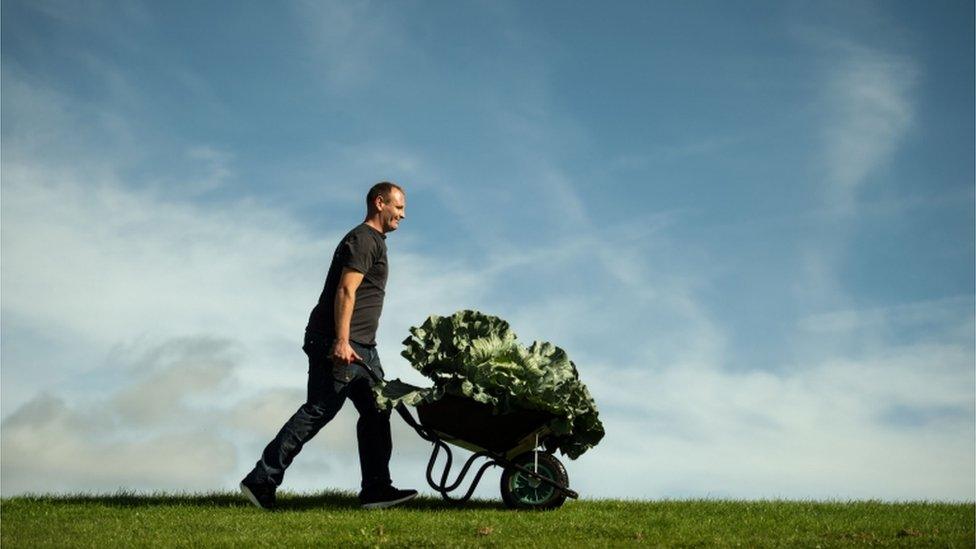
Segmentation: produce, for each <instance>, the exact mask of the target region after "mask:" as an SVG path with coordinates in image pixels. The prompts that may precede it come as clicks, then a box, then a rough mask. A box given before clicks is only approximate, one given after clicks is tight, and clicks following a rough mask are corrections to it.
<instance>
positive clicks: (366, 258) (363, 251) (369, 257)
mask: <svg viewBox="0 0 976 549" xmlns="http://www.w3.org/2000/svg"><path fill="white" fill-rule="evenodd" d="M375 248H376V243H375V242H373V240H372V239H371V238H366V237H364V235H361V234H351V235H349V237H348V238H346V239H345V240H344V241H343V242H342V245H341V246H339V257H338V259H339V264H340V265H342V266H343V267H348V268H350V269H352V270H354V271H358V272H360V273H363V274H366V273H367V272H369V269H370V268H371V267H372V266H373V263H375V262H376V252H375Z"/></svg>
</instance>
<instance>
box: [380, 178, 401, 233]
mask: <svg viewBox="0 0 976 549" xmlns="http://www.w3.org/2000/svg"><path fill="white" fill-rule="evenodd" d="M405 217H407V199H406V197H404V196H403V193H402V192H400V191H399V190H398V189H392V190H390V197H389V198H388V199H387V200H385V201H384V200H383V199H382V198H380V221H382V223H383V232H384V233H388V232H390V231H395V230H397V227H399V226H400V220H401V219H403V218H405Z"/></svg>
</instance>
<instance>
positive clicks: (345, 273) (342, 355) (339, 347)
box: [332, 267, 363, 365]
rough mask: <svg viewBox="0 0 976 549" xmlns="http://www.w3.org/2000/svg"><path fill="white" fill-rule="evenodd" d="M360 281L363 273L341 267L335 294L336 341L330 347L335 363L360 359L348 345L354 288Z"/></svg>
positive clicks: (353, 305)
mask: <svg viewBox="0 0 976 549" xmlns="http://www.w3.org/2000/svg"><path fill="white" fill-rule="evenodd" d="M362 282H363V273H360V272H358V271H354V270H353V269H350V268H348V267H346V268H344V269H342V276H340V277H339V287H338V288H336V295H335V329H336V341H335V345H333V347H332V361H333V362H334V363H336V364H342V365H347V364H349V363H351V362H352V361H354V360H362V357H360V356H359V355H357V354H356V351H354V350H353V348H352V347H351V346H350V345H349V325H350V323H352V310H353V309H354V308H355V306H356V289H357V288H359V285H360V284H361V283H362Z"/></svg>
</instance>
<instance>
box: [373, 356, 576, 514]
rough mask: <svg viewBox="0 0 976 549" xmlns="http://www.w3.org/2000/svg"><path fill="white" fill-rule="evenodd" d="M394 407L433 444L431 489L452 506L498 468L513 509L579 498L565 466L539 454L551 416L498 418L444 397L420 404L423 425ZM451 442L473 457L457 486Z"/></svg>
mask: <svg viewBox="0 0 976 549" xmlns="http://www.w3.org/2000/svg"><path fill="white" fill-rule="evenodd" d="M360 365H361V366H363V369H364V370H366V372H368V373H369V375H370V377H372V378H373V379H374V381H376V382H380V380H379V378H378V377H377V376H376V375H375V374H374V373H373V371H372V370H371V369H370V368H369V367H368V366H366V365H365V364H362V363H360ZM401 383H402V382H401ZM404 385H406V384H404ZM411 387H412V386H411ZM417 388H418V389H419V387H417ZM395 408H396V411H397V413H398V414H400V417H402V418H403V420H404V421H406V422H407V425H409V426H411V427H413V428H414V430H415V431H417V434H418V435H420V437H421V438H423V439H424V440H426V441H428V442H431V443H433V445H434V448H433V450H431V454H430V460H429V461H428V462H427V484H429V485H430V487H431V488H433V489H434V490H436V491H437V492H438V493H439V494H440V495H441V497H442V498H444V499H445V500H447V501H451V502H456V503H462V502H465V501H467V500H468V499H470V498H471V494H473V493H474V490H475V488H477V487H478V483H479V482H481V476H482V475H484V473H485V471H486V470H487V469H488V468H489V467H493V466H498V467H501V468H502V478H501V493H502V501H504V502H505V505H506V506H507V507H509V508H512V509H539V510H542V509H555V508H557V507H559V506H561V505H562V504H563V503H564V502H565V501H566V498H567V497H569V498H573V499H577V498H578V497H579V494H577V493H576V492H574V491H573V490H570V489H569V475H568V474H567V473H566V468H565V467H563V464H562V462H560V461H559V460H558V459H556V456H554V455H553V454H552V452H550V451H540V450H539V448H540V442H542V441H545V439H546V437H547V436H548V435H550V434H551V433H552V431H551V430H550V428H549V424H550V423H551V422H552V421H553V420H554V419H556V418H555V416H553V415H552V414H548V413H546V412H542V411H538V410H514V411H512V412H509V413H505V414H496V413H494V409H493V408H492V407H491V406H489V405H487V404H484V403H481V402H477V401H475V400H472V399H469V398H465V397H460V396H456V395H451V394H445V395H444V396H442V397H441V398H440V399H439V400H437V401H435V402H423V403H420V404H418V405H417V417H418V418H419V420H420V422H419V423H418V422H417V420H415V419H414V417H413V414H411V413H410V410H408V409H407V407H406V405H404V404H403V403H402V402H401V403H399V404H397V405H396V407H395ZM448 443H449V444H453V445H455V446H458V447H461V448H464V449H466V450H470V451H472V452H474V453H473V454H472V455H471V457H469V458H468V459H467V461H465V463H464V465H463V466H462V467H461V471H460V473H458V476H457V478H456V479H455V480H454V482H449V481H448V477H449V475H450V471H451V466H452V465H453V462H454V455H453V453H452V452H451V448H450V447H449V446H448ZM441 451H443V452H444V454H445V456H446V458H447V459H446V462H445V463H444V469H443V471H442V472H441V474H440V478H439V479H438V480H435V479H434V465H435V464H436V463H437V457H438V456H439V455H440V452H441ZM480 458H486V461H485V462H484V463H483V464H482V465H481V467H480V468H479V469H478V472H477V473H476V474H475V476H474V479H473V480H472V482H471V485H470V486H469V487H468V489H467V491H465V493H464V495H462V496H461V497H455V496H453V495H452V493H453V492H456V491H458V490H459V489H460V487H461V484H462V483H463V482H464V477H465V476H467V474H468V472H469V471H470V469H471V466H472V464H473V463H474V462H475V461H476V460H478V459H480Z"/></svg>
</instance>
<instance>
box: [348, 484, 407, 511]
mask: <svg viewBox="0 0 976 549" xmlns="http://www.w3.org/2000/svg"><path fill="white" fill-rule="evenodd" d="M415 497H417V491H416V490H398V489H396V488H394V487H392V486H385V487H383V488H377V489H375V490H364V491H362V492H360V493H359V503H361V504H362V505H363V509H383V508H386V507H392V506H394V505H396V504H398V503H403V502H404V501H408V500H411V499H413V498H415Z"/></svg>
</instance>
